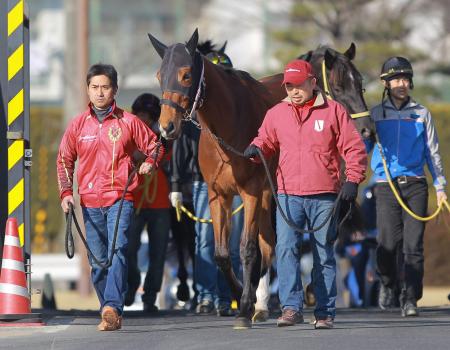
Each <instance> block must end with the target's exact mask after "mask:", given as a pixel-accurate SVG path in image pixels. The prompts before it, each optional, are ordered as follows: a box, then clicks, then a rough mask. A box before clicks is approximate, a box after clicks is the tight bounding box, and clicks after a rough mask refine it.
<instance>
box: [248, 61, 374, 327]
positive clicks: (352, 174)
mask: <svg viewBox="0 0 450 350" xmlns="http://www.w3.org/2000/svg"><path fill="white" fill-rule="evenodd" d="M283 84H284V85H285V88H286V92H287V95H288V96H287V98H286V99H285V100H283V101H281V102H280V103H279V104H277V105H276V106H274V107H273V108H271V109H270V110H269V111H268V112H267V114H266V116H265V119H264V121H263V124H262V125H261V127H260V129H259V131H258V136H257V137H256V138H255V139H254V140H253V142H252V143H251V144H250V146H249V147H248V148H247V149H246V150H245V152H244V154H245V156H246V157H248V158H249V159H252V160H254V161H258V159H256V157H257V155H258V149H259V150H261V152H262V153H263V155H264V156H265V157H270V156H272V155H274V154H276V153H277V152H279V164H278V168H277V183H278V200H279V202H280V205H281V207H282V209H283V211H284V212H285V213H286V215H287V217H288V218H289V219H290V221H292V222H294V223H295V224H296V226H298V227H309V228H316V227H318V226H319V225H321V224H322V223H323V222H324V221H325V220H326V218H327V216H328V214H329V213H330V211H332V210H333V205H334V202H335V200H336V197H337V194H338V193H339V192H341V199H342V200H346V201H353V200H355V198H356V196H357V193H358V184H359V183H361V182H362V181H363V180H364V177H365V170H366V165H367V154H366V151H365V147H364V144H363V142H362V140H361V137H360V135H359V134H358V132H357V131H356V129H355V127H354V125H353V124H352V122H351V120H350V117H349V116H348V114H347V112H346V110H345V108H344V107H343V106H342V105H340V104H339V103H337V102H335V101H333V100H327V99H326V98H325V97H324V95H323V94H322V93H319V92H318V91H317V90H316V78H315V76H314V72H313V69H312V67H311V65H310V64H309V63H308V62H306V61H303V60H294V61H292V62H290V63H288V64H287V65H286V67H285V70H284V80H283ZM341 158H343V159H344V160H345V163H346V170H345V175H346V180H345V182H344V184H343V185H342V186H341V175H340V159H341ZM276 230H277V246H276V255H277V271H278V278H279V297H280V302H281V305H282V316H281V317H280V318H279V319H278V322H277V325H278V326H279V327H282V326H292V325H294V324H296V323H302V322H303V314H302V308H303V299H304V295H303V286H302V281H301V277H300V257H301V253H300V252H301V242H302V235H301V234H300V233H299V232H297V231H295V230H294V229H293V228H291V227H290V226H289V225H288V224H287V223H286V222H285V221H284V220H283V218H282V216H281V214H280V212H279V210H277V223H276ZM311 236H312V237H311V245H312V249H313V258H314V267H313V284H314V293H315V296H316V299H317V303H316V308H315V310H314V315H315V318H316V322H315V328H316V329H326V328H332V327H333V321H334V317H335V311H336V307H335V301H336V260H335V257H334V251H333V241H334V240H335V238H336V225H335V220H332V219H331V220H329V221H328V222H327V223H326V224H325V225H324V227H323V228H321V229H320V230H318V231H316V232H315V233H314V234H312V235H311Z"/></svg>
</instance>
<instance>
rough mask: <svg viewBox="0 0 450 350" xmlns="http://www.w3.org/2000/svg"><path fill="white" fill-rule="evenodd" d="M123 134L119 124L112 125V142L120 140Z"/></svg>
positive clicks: (110, 129)
mask: <svg viewBox="0 0 450 350" xmlns="http://www.w3.org/2000/svg"><path fill="white" fill-rule="evenodd" d="M121 136H122V129H121V128H119V127H117V126H111V127H110V128H109V130H108V137H109V139H110V140H111V141H112V142H117V141H119V139H120V137H121Z"/></svg>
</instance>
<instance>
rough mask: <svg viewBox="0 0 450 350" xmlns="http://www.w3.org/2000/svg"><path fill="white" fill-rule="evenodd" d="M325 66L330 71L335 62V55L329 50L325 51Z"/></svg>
mask: <svg viewBox="0 0 450 350" xmlns="http://www.w3.org/2000/svg"><path fill="white" fill-rule="evenodd" d="M324 60H325V65H326V66H327V68H328V69H331V67H333V63H334V61H335V60H336V54H335V53H334V52H333V51H331V50H330V49H327V50H326V51H325V57H324Z"/></svg>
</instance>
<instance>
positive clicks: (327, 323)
mask: <svg viewBox="0 0 450 350" xmlns="http://www.w3.org/2000/svg"><path fill="white" fill-rule="evenodd" d="M333 326H334V319H333V317H331V316H327V317H324V318H322V317H320V318H318V319H316V323H315V324H314V328H315V329H331V328H333Z"/></svg>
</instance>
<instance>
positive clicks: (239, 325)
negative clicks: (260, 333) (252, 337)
mask: <svg viewBox="0 0 450 350" xmlns="http://www.w3.org/2000/svg"><path fill="white" fill-rule="evenodd" d="M250 328H252V323H251V322H250V320H249V319H248V318H245V317H238V318H237V319H236V321H234V326H233V329H250Z"/></svg>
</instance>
